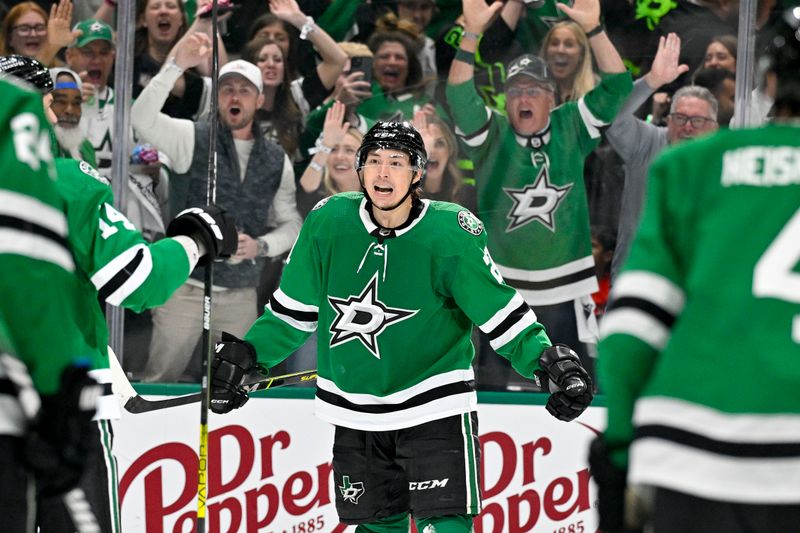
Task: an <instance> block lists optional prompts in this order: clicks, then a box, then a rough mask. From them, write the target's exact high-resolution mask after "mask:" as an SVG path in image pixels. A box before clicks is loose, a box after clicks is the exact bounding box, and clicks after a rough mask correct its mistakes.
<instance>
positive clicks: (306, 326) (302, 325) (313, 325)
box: [266, 301, 317, 332]
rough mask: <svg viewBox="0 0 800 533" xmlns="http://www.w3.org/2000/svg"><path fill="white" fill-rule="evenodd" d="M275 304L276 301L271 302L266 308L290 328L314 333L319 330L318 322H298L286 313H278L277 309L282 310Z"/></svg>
mask: <svg viewBox="0 0 800 533" xmlns="http://www.w3.org/2000/svg"><path fill="white" fill-rule="evenodd" d="M275 303H276V302H275V301H270V302H269V303H268V304H267V306H266V307H267V309H269V310H270V312H272V314H273V315H275V317H276V318H278V319H280V320H282V321H284V322H286V323H287V324H289V325H290V326H292V327H293V328H295V329H299V330H300V331H308V332H314V331H316V330H317V321H316V320H315V321H300V320H297V319H295V318H294V317H292V316H290V315H288V314H286V313H282V312H280V311H277V310H276V308H277V309H281V308H280V306H279V305H275Z"/></svg>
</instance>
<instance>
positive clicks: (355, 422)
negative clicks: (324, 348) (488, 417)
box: [314, 383, 478, 431]
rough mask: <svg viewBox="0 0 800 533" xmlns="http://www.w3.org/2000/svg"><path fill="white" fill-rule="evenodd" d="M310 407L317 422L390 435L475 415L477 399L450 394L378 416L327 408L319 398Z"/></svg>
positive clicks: (335, 407)
mask: <svg viewBox="0 0 800 533" xmlns="http://www.w3.org/2000/svg"><path fill="white" fill-rule="evenodd" d="M317 385H319V383H317ZM314 407H315V412H316V415H317V416H318V417H319V418H320V419H322V420H324V421H326V422H329V423H331V424H334V425H336V426H344V427H347V428H351V429H359V430H362V431H391V430H395V429H403V428H409V427H413V426H418V425H420V424H424V423H425V422H430V421H431V420H439V419H441V418H446V417H448V416H454V415H461V414H464V413H470V412H472V411H475V410H477V408H478V395H477V394H476V393H475V391H471V392H465V393H462V394H454V395H452V396H446V397H444V398H439V399H438V400H433V401H431V402H428V403H426V404H423V405H418V406H416V407H412V408H409V409H402V410H400V411H393V412H390V413H379V414H376V413H363V412H360V411H351V410H350V409H345V408H343V407H338V406H335V405H331V404H329V403H327V402H325V401H323V400H321V399H320V398H319V397H316V398H315V399H314Z"/></svg>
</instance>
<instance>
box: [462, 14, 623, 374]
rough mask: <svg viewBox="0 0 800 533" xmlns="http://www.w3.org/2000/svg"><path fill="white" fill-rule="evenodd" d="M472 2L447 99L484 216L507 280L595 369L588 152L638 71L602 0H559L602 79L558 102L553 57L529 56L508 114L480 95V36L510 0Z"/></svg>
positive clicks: (519, 66)
mask: <svg viewBox="0 0 800 533" xmlns="http://www.w3.org/2000/svg"><path fill="white" fill-rule="evenodd" d="M462 4H463V11H464V28H465V32H464V37H463V38H462V39H461V44H460V45H459V50H458V52H457V53H456V56H455V60H454V61H453V63H452V64H451V66H450V73H449V75H448V80H447V102H448V104H449V107H450V111H451V113H452V114H453V121H454V122H455V125H456V133H457V134H458V136H459V137H460V140H461V141H462V144H463V146H464V148H465V149H466V153H467V155H469V157H470V159H472V161H473V162H474V165H475V187H476V189H477V193H478V215H479V216H480V217H481V220H483V222H484V223H485V224H486V233H487V239H488V242H489V250H490V251H491V253H492V257H494V259H495V261H496V263H497V269H498V270H499V272H500V273H501V274H502V275H503V278H504V279H505V280H506V283H508V284H509V285H511V286H512V287H514V288H515V289H517V290H518V291H519V292H520V294H521V295H522V297H523V298H524V299H525V301H526V302H527V303H528V304H530V305H531V306H533V307H534V308H535V309H536V313H537V315H538V316H539V317H540V319H541V321H542V322H543V323H544V324H546V325H547V328H548V332H549V333H550V334H551V335H553V336H554V337H556V338H558V339H560V340H562V341H564V342H566V343H567V344H569V345H570V346H572V347H573V348H574V349H575V350H576V351H577V352H578V353H579V355H580V356H581V360H582V361H583V363H584V365H585V366H587V367H589V366H591V359H590V358H589V356H588V350H587V348H586V345H585V343H589V342H596V338H597V337H596V336H597V325H596V322H595V320H594V314H593V312H592V311H593V307H594V304H593V302H592V299H591V294H592V293H594V292H596V291H597V288H598V285H597V278H596V277H595V271H594V261H593V260H592V250H591V237H590V231H589V209H588V202H587V197H586V189H585V187H584V179H583V167H584V159H585V158H586V156H588V155H589V153H591V152H592V150H594V148H595V147H596V146H597V145H598V143H599V142H600V137H601V132H602V129H603V128H605V127H606V126H608V125H609V123H610V122H611V121H612V120H613V119H614V116H615V115H616V114H617V111H618V110H619V108H620V106H621V105H622V103H623V102H624V101H625V98H626V97H627V95H628V94H629V93H630V91H631V87H632V84H631V77H630V74H629V73H628V72H627V71H626V70H625V65H624V64H623V62H622V59H621V58H620V56H619V54H618V53H617V50H616V49H615V48H614V45H613V44H612V43H611V41H610V40H609V39H608V36H607V35H606V34H605V32H604V30H603V27H602V26H601V25H600V3H599V0H575V2H574V3H573V5H572V7H570V6H568V5H566V4H562V3H559V4H557V6H558V8H559V9H560V10H561V11H562V12H564V13H566V14H567V15H568V16H569V17H570V18H571V19H572V20H573V21H574V22H575V23H577V24H578V25H579V26H580V27H581V29H582V30H583V31H584V32H585V33H586V36H587V37H588V38H589V44H590V45H591V49H592V54H593V55H594V57H595V59H596V61H597V66H598V68H599V70H600V82H599V83H598V84H597V86H595V87H594V88H593V89H592V90H590V91H589V92H588V93H586V94H585V95H583V96H581V97H580V98H578V99H577V100H576V101H572V102H567V103H564V104H562V105H560V106H558V107H555V80H554V79H553V76H552V74H551V73H550V71H549V69H548V67H547V64H546V62H545V61H544V60H543V59H541V58H540V57H538V56H534V55H531V54H525V55H522V56H520V57H518V58H517V59H515V60H514V61H512V62H511V64H510V65H509V66H508V69H507V71H506V81H505V95H506V99H505V110H506V114H505V116H504V115H501V114H500V113H498V112H496V111H493V110H490V109H489V108H488V107H486V106H485V105H484V103H483V100H482V99H481V98H480V96H479V95H478V92H477V90H476V88H475V83H474V73H475V67H474V63H475V51H476V49H477V46H478V40H479V39H480V38H481V35H482V32H484V31H485V29H486V28H487V27H489V25H490V24H491V21H492V20H493V18H494V17H495V16H496V15H497V12H498V11H499V10H500V9H501V7H502V3H501V2H494V3H493V4H491V5H487V4H486V2H485V1H484V0H463V2H462ZM482 352H483V350H482ZM483 361H484V360H483V359H482V363H483ZM590 370H591V369H590ZM498 373H499V374H500V372H498ZM505 373H507V371H506V372H505ZM481 377H483V375H482V376H481ZM504 382H505V379H499V380H498V379H495V382H494V383H490V384H491V385H492V386H502V385H504V384H505V383H504Z"/></svg>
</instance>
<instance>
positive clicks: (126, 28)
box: [106, 0, 136, 363]
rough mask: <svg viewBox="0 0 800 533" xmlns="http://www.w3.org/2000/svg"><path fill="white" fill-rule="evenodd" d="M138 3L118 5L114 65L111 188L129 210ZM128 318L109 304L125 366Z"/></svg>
mask: <svg viewBox="0 0 800 533" xmlns="http://www.w3.org/2000/svg"><path fill="white" fill-rule="evenodd" d="M135 20H136V2H135V1H133V0H123V1H121V2H119V4H118V6H117V45H116V51H117V53H116V61H115V66H114V125H113V129H112V132H111V134H112V143H113V145H112V155H111V189H112V190H113V191H114V207H116V209H117V210H118V211H119V212H120V213H125V211H126V210H127V196H128V195H127V192H128V169H129V162H130V158H129V154H130V153H131V146H130V140H131V133H130V131H131V99H132V93H133V39H134V28H135ZM124 321H125V315H124V311H123V309H122V308H120V307H117V306H114V305H106V322H107V323H108V331H109V338H108V342H109V345H110V346H111V348H112V349H113V350H114V352H115V353H116V354H117V358H118V359H119V362H120V363H122V361H123V357H124V353H123V349H122V345H123V339H124V337H125V322H124Z"/></svg>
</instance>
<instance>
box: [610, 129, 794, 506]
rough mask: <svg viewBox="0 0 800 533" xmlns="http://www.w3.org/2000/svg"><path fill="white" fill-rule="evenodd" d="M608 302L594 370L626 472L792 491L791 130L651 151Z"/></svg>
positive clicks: (708, 485) (696, 489) (737, 490)
mask: <svg viewBox="0 0 800 533" xmlns="http://www.w3.org/2000/svg"><path fill="white" fill-rule="evenodd" d="M612 299H613V302H612V307H611V310H610V311H608V312H607V313H606V315H605V318H604V319H603V322H602V324H601V335H602V341H601V343H600V381H601V383H603V389H604V390H605V392H606V394H607V401H608V408H609V414H608V429H607V432H606V437H607V439H608V440H609V442H610V443H611V444H623V445H624V444H627V443H628V442H630V441H631V440H633V444H632V447H631V449H630V476H631V479H632V480H633V481H635V482H643V483H647V484H655V485H657V486H663V487H668V488H672V489H675V490H678V491H681V492H685V493H689V494H694V495H698V496H702V497H706V498H711V499H716V500H725V501H746V502H754V503H757V502H761V503H789V502H794V503H797V502H800V483H798V480H799V479H800V128H797V127H789V126H777V125H772V126H767V127H764V128H761V129H754V130H729V131H724V132H720V133H718V134H716V135H714V136H712V137H709V138H705V139H698V140H693V141H691V142H686V143H685V144H683V143H682V144H680V145H679V146H678V147H676V148H674V149H672V150H669V151H668V152H666V153H664V154H663V156H662V157H660V158H659V159H658V160H657V161H656V162H655V163H654V165H653V167H652V168H651V173H650V183H649V189H648V194H647V205H646V207H645V211H644V215H643V219H642V222H641V225H640V228H639V233H638V235H637V237H636V239H635V241H634V243H633V247H632V249H631V254H630V257H629V259H628V261H627V263H626V264H625V266H624V269H623V272H622V274H621V275H620V277H619V279H618V280H617V283H616V284H615V286H614V288H613V291H612ZM631 418H632V420H633V423H631ZM617 459H618V460H620V461H622V457H618V458H617Z"/></svg>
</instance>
